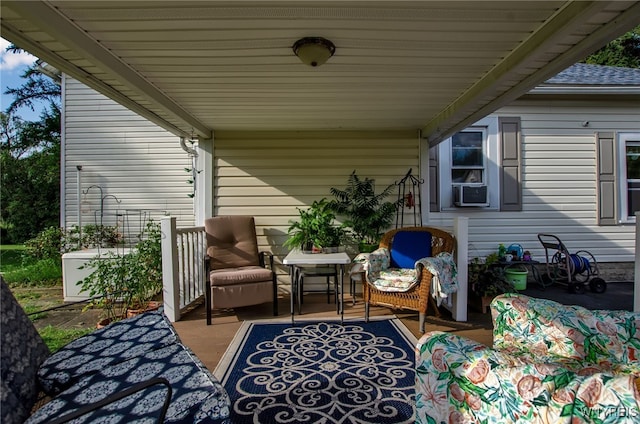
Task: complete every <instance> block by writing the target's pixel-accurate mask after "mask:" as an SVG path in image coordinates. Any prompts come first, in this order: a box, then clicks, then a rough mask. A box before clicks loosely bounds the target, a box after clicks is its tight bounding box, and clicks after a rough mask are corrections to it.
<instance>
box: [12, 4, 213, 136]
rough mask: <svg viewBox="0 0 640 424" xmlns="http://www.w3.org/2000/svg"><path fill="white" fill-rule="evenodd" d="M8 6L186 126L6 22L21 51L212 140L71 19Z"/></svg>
mask: <svg viewBox="0 0 640 424" xmlns="http://www.w3.org/2000/svg"><path fill="white" fill-rule="evenodd" d="M5 5H7V6H9V7H10V8H11V9H13V10H15V11H16V12H17V13H19V14H20V15H22V16H24V17H25V18H27V19H29V20H30V21H32V22H35V23H37V25H38V26H40V27H41V28H43V29H45V30H46V31H47V32H49V33H50V34H52V35H53V36H54V37H55V39H56V40H57V41H59V42H61V43H63V44H64V45H65V46H67V47H68V48H69V50H73V51H75V52H77V53H78V54H80V55H82V56H83V57H86V58H88V59H89V60H90V61H91V62H92V63H93V64H94V65H96V66H99V67H101V68H103V69H106V70H108V71H109V72H111V73H112V75H114V76H116V78H117V79H118V80H119V81H120V83H122V84H123V85H125V86H126V87H127V88H129V90H131V91H132V93H135V94H136V95H138V96H141V97H143V98H145V99H147V100H148V101H150V102H152V104H153V105H156V106H158V107H159V108H161V109H162V111H163V112H164V113H165V114H166V115H168V116H169V117H172V118H174V119H176V120H177V121H179V122H181V123H183V124H184V127H182V128H180V126H179V125H176V124H175V123H172V122H170V121H169V120H168V119H167V118H164V117H162V116H160V115H158V114H157V113H154V112H152V111H151V110H150V109H148V108H147V107H145V106H143V105H141V104H140V102H139V101H136V100H134V99H133V98H132V96H130V95H123V94H122V93H121V92H119V91H118V90H116V89H114V88H113V87H111V86H110V85H108V84H106V83H104V82H102V81H100V80H99V79H97V78H96V77H94V76H92V75H91V74H89V73H88V72H86V71H84V70H83V69H82V68H79V67H77V66H74V65H71V64H70V63H69V62H67V60H66V59H64V58H62V57H60V56H58V55H55V54H51V53H50V52H49V50H48V49H46V48H44V47H41V46H39V45H38V43H34V42H29V39H28V37H26V36H24V35H23V34H22V33H21V31H20V30H18V29H16V28H11V27H9V26H7V25H6V24H5V23H4V22H3V29H2V31H3V34H4V33H7V34H10V36H11V39H12V41H13V42H14V43H15V44H17V45H19V46H20V47H21V48H24V49H26V50H28V51H29V52H30V53H32V54H34V55H36V56H38V57H39V58H40V59H42V60H45V61H47V62H48V63H49V64H51V65H53V66H55V67H56V68H58V69H59V70H61V71H62V72H65V73H67V74H69V75H71V76H72V77H74V78H76V79H78V80H79V81H81V82H83V83H84V84H86V85H88V86H89V87H91V88H93V89H95V90H97V91H99V92H101V93H102V94H104V95H106V96H108V97H110V98H112V99H114V100H115V101H117V102H118V103H120V104H122V105H123V106H125V107H127V108H129V109H131V110H133V111H134V112H136V113H138V114H139V115H141V116H143V117H145V118H147V119H149V120H150V121H152V122H154V123H156V124H158V125H159V126H161V127H163V128H165V129H166V130H168V131H170V132H172V133H174V134H176V135H178V136H187V137H191V136H193V135H194V134H192V133H191V132H192V131H193V132H195V133H196V134H197V135H199V136H201V137H204V138H211V137H212V129H211V128H209V127H207V126H206V125H204V124H203V123H202V122H200V121H199V120H198V119H197V118H196V117H194V116H193V115H191V114H190V113H189V112H187V111H186V110H185V109H183V108H182V107H181V106H180V105H179V104H177V103H176V102H174V101H173V100H172V99H171V98H170V97H168V96H166V95H165V94H164V93H163V92H162V91H160V90H158V89H157V88H156V87H155V86H154V85H153V84H152V83H151V82H149V81H148V80H147V79H146V78H145V77H144V76H142V75H140V74H139V73H137V72H136V71H135V70H133V69H132V68H131V67H130V66H129V65H127V64H126V63H125V62H123V61H122V60H121V59H120V58H118V57H117V56H115V55H114V54H113V53H111V51H109V50H108V49H107V48H106V47H105V46H103V45H102V44H100V43H99V42H98V41H97V40H95V39H94V38H92V37H91V36H90V34H88V33H87V32H86V31H83V30H82V29H81V28H79V27H78V26H77V25H76V24H75V23H74V22H73V21H72V20H70V19H68V18H67V17H66V16H64V15H62V14H61V13H60V12H59V11H58V10H57V9H56V8H55V7H53V6H52V5H50V4H48V3H45V2H40V1H29V2H22V1H15V2H6V3H5Z"/></svg>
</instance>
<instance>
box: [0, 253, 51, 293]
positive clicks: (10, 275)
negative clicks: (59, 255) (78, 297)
mask: <svg viewBox="0 0 640 424" xmlns="http://www.w3.org/2000/svg"><path fill="white" fill-rule="evenodd" d="M2 276H3V278H4V280H5V281H6V282H7V284H8V285H9V286H10V287H15V286H27V287H51V286H56V285H60V284H61V283H62V264H61V261H60V260H56V259H51V258H48V259H40V260H37V261H33V262H28V261H25V262H23V264H22V265H21V266H19V267H18V266H15V267H11V268H9V269H4V268H3V274H2Z"/></svg>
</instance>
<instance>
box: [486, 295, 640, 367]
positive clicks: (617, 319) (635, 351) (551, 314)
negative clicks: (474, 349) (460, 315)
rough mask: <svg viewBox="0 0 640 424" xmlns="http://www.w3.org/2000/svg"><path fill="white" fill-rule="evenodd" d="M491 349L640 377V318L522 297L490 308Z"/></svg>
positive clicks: (499, 299)
mask: <svg viewBox="0 0 640 424" xmlns="http://www.w3.org/2000/svg"><path fill="white" fill-rule="evenodd" d="M491 314H492V318H493V323H494V326H493V347H494V348H496V349H500V350H503V351H506V352H510V353H512V354H518V355H525V356H529V357H531V358H536V360H537V361H544V362H558V361H559V362H564V363H567V364H568V366H573V367H582V366H584V363H585V362H586V363H589V364H592V365H595V366H598V367H603V368H605V369H612V370H613V371H615V372H616V373H624V374H635V375H640V314H638V313H634V312H630V311H590V310H588V309H586V308H583V307H581V306H566V305H562V304H559V303H557V302H554V301H551V300H546V299H535V298H531V297H528V296H523V295H519V294H514V293H510V294H505V295H501V296H498V297H496V298H495V299H494V300H493V302H492V305H491Z"/></svg>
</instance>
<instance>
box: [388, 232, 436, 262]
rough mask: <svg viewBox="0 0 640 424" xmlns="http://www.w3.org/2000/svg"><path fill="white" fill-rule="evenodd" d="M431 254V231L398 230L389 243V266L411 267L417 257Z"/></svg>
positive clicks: (420, 257)
mask: <svg viewBox="0 0 640 424" xmlns="http://www.w3.org/2000/svg"><path fill="white" fill-rule="evenodd" d="M429 256H431V233H429V232H427V231H398V232H397V233H396V235H395V236H393V242H392V244H391V267H392V268H413V267H414V266H415V264H416V261H417V260H418V259H422V258H426V257H429Z"/></svg>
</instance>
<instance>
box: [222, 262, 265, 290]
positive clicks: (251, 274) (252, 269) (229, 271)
mask: <svg viewBox="0 0 640 424" xmlns="http://www.w3.org/2000/svg"><path fill="white" fill-rule="evenodd" d="M210 279H211V285H212V286H229V285H233V284H244V283H259V282H261V281H272V280H273V273H272V272H271V270H270V269H267V268H262V267H259V266H245V267H239V268H226V269H220V270H213V271H211V273H210Z"/></svg>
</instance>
